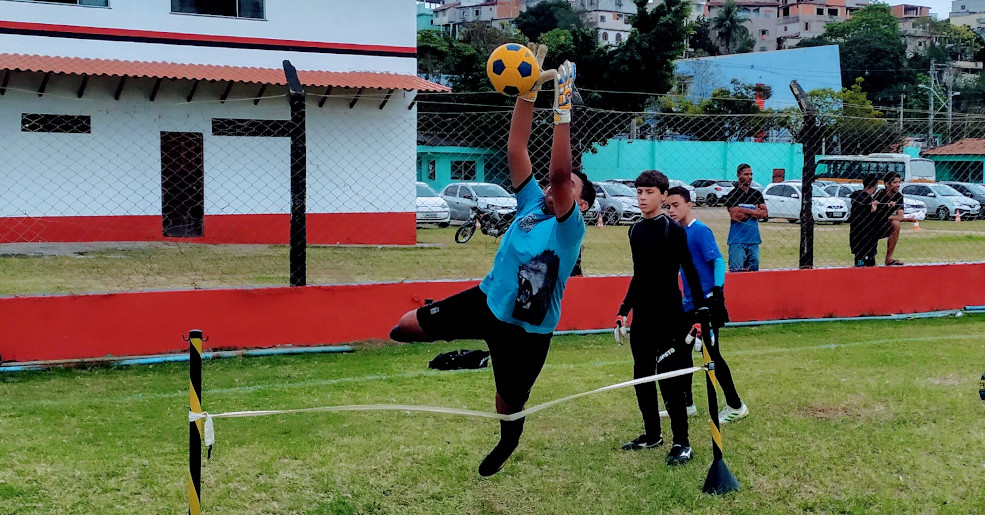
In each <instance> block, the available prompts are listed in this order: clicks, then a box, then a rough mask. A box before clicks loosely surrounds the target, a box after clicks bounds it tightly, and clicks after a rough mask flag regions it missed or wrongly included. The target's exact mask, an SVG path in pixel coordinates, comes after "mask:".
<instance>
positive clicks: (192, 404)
mask: <svg viewBox="0 0 985 515" xmlns="http://www.w3.org/2000/svg"><path fill="white" fill-rule="evenodd" d="M187 341H188V379H189V382H188V409H189V410H190V411H191V412H192V413H201V412H202V331H200V330H198V329H192V330H191V331H188V338H187ZM204 425H205V424H204V423H203V422H202V420H196V421H194V422H188V514H189V515H201V513H202V437H203V435H204V434H205V428H204Z"/></svg>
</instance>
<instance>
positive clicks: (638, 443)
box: [622, 434, 664, 451]
mask: <svg viewBox="0 0 985 515" xmlns="http://www.w3.org/2000/svg"><path fill="white" fill-rule="evenodd" d="M663 444H664V439H663V437H662V436H658V437H657V438H656V439H650V438H649V437H648V436H646V435H645V434H642V435H639V436H637V437H636V438H635V439H633V440H632V441H629V442H626V443H624V444H622V450H624V451H638V450H640V449H650V448H653V447H660V446H661V445H663Z"/></svg>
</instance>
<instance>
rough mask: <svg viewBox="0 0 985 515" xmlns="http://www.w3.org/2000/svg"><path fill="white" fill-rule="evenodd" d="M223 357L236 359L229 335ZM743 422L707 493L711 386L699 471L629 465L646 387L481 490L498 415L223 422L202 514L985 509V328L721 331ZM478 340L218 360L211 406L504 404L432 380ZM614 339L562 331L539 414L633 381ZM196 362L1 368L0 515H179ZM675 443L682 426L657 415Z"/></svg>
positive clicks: (565, 430)
mask: <svg viewBox="0 0 985 515" xmlns="http://www.w3.org/2000/svg"><path fill="white" fill-rule="evenodd" d="M207 336H209V337H210V338H211V342H210V344H212V345H217V346H222V345H228V344H230V343H232V342H224V341H223V338H222V335H219V334H211V335H208V334H207ZM722 345H723V348H724V349H725V352H724V354H725V356H726V359H728V361H729V364H730V366H731V367H732V369H733V373H734V376H735V379H736V383H737V385H738V387H739V390H740V394H741V395H742V397H743V398H744V400H745V401H746V402H747V404H748V405H749V407H750V410H751V414H750V416H749V417H748V418H746V419H744V420H741V421H738V422H737V423H734V424H732V425H727V426H724V430H723V438H724V446H725V458H726V462H727V463H728V464H729V466H730V468H731V469H732V471H733V472H734V473H735V475H736V476H737V477H738V479H739V481H740V482H741V484H742V490H741V491H740V492H737V493H734V494H730V495H728V496H725V497H712V496H707V495H703V494H701V493H700V489H701V484H702V482H703V480H704V477H705V474H706V473H707V470H708V465H709V464H710V461H711V445H710V437H709V431H708V426H707V423H706V421H705V419H704V415H705V414H706V413H707V409H706V405H707V404H706V395H705V391H704V379H703V378H700V379H699V380H696V381H695V390H694V391H695V396H696V399H697V401H698V403H699V404H698V406H700V407H701V413H702V416H701V417H695V418H692V419H691V420H692V426H691V440H692V444H693V445H694V447H695V459H694V461H693V462H691V463H689V464H687V465H686V466H684V467H681V468H676V469H669V468H668V467H667V466H666V465H664V463H663V459H664V456H665V454H666V452H667V449H666V448H660V449H652V450H646V451H638V452H631V453H627V452H624V451H621V450H619V445H620V444H621V443H622V442H623V441H625V440H627V439H629V438H632V437H635V436H636V435H637V434H638V433H639V432H640V431H641V425H642V423H641V421H640V415H639V412H638V410H637V408H636V403H635V398H634V395H633V392H632V389H631V388H627V389H622V390H616V391H610V392H605V393H602V394H598V395H594V396H589V397H586V398H582V399H578V400H575V401H572V402H570V403H565V404H561V405H559V406H555V407H553V408H550V409H547V410H545V411H542V412H539V413H536V414H534V415H532V416H530V417H529V419H528V421H527V430H526V433H525V434H524V438H523V440H522V441H521V444H520V448H519V449H518V451H517V453H516V454H515V455H514V457H513V458H512V459H511V460H510V461H509V462H508V463H507V465H506V467H505V468H504V470H503V471H502V472H500V473H499V474H498V475H496V476H494V477H492V478H490V479H480V478H479V477H478V475H477V474H476V471H475V469H476V466H477V465H478V463H479V461H480V460H481V459H482V457H483V456H484V455H485V453H486V452H487V451H488V450H489V449H490V448H491V447H492V446H493V445H494V444H495V442H496V440H497V432H498V424H497V423H496V422H495V421H493V420H488V419H476V418H466V417H459V416H452V415H439V414H425V413H402V412H346V413H306V414H292V415H282V416H271V417H261V418H236V419H217V420H216V421H215V426H216V436H217V444H216V447H215V450H214V452H213V455H212V459H211V461H208V462H206V463H205V464H204V467H203V486H202V491H203V500H202V502H203V510H204V512H205V513H340V514H342V513H429V514H430V513H583V512H597V513H627V514H628V513H656V512H672V513H685V512H701V513H730V512H737V513H786V512H793V511H796V512H834V513H868V512H912V513H940V512H943V513H983V512H985V488H983V485H985V423H983V420H985V403H983V402H982V401H981V400H979V398H978V391H977V390H978V386H977V382H978V378H979V377H980V376H981V374H982V370H983V368H985V317H983V316H981V315H978V316H965V317H963V318H947V319H922V320H910V321H859V322H826V323H800V324H786V325H774V326H760V327H744V328H730V329H726V331H725V333H724V336H723V338H722ZM481 346H482V345H481V343H479V342H457V343H453V344H433V345H424V344H420V345H409V346H395V345H381V344H378V343H376V344H374V343H371V342H367V343H364V344H359V345H358V349H357V351H356V352H354V353H351V354H324V355H304V356H282V357H269V358H247V359H228V360H217V361H210V362H206V363H205V366H204V378H205V379H204V391H205V393H204V404H205V408H206V409H207V410H208V411H211V412H213V413H219V412H226V411H236V410H258V409H289V408H304V407H318V406H330V405H343V404H369V403H400V404H421V405H435V406H447V407H455V408H469V409H476V410H491V409H492V407H493V402H492V401H493V399H492V394H493V391H492V375H491V371H490V370H489V369H484V370H476V371H461V372H437V371H430V370H428V368H427V362H428V360H429V359H430V358H432V357H433V356H434V355H436V354H437V353H439V352H444V351H447V350H451V349H457V348H462V347H470V348H480V347H481ZM631 367H632V362H631V356H630V351H629V347H628V346H618V345H616V344H615V343H614V342H613V341H612V338H611V336H609V335H594V336H559V337H557V338H555V340H554V344H553V348H552V350H551V354H550V356H549V358H548V363H547V366H546V368H545V369H544V372H543V373H542V375H541V377H540V379H539V381H538V383H537V385H536V386H535V387H534V391H533V394H532V398H531V401H530V404H529V405H533V404H538V403H542V402H545V401H548V400H553V399H556V398H560V397H563V396H567V395H570V394H574V393H578V392H583V391H587V390H591V389H594V388H598V387H601V386H605V385H608V384H613V383H618V382H621V381H624V380H627V379H629V378H630V377H631V373H632V372H631V370H632V369H631ZM187 373H188V372H187V365H186V364H178V363H175V364H163V365H154V366H146V367H130V368H90V369H74V370H52V371H47V372H30V373H19V374H12V373H9V374H2V375H0V398H2V399H4V401H5V402H4V403H3V405H4V409H3V410H2V411H0V435H3V436H2V439H0V442H2V449H3V457H4V459H3V461H4V464H3V467H0V513H4V514H27V513H37V514H41V513H43V514H51V513H182V512H185V510H186V503H187V479H186V474H187V438H188V429H187V428H188V424H187V419H186V414H187V409H188V406H187V405H188V394H187V386H188V376H187ZM664 428H665V432H667V434H669V427H668V424H667V422H666V421H664Z"/></svg>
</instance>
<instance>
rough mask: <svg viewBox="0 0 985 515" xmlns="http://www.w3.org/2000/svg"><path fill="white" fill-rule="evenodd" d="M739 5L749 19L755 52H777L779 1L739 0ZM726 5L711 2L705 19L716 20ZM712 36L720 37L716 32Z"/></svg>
mask: <svg viewBox="0 0 985 515" xmlns="http://www.w3.org/2000/svg"><path fill="white" fill-rule="evenodd" d="M737 3H738V4H739V6H740V8H741V13H742V15H743V16H745V17H746V18H747V19H748V21H747V23H746V24H745V25H746V27H747V28H748V29H749V35H750V36H752V38H753V40H755V42H756V44H755V46H754V47H753V52H768V51H770V50H776V49H777V46H776V37H777V33H776V30H777V26H778V19H777V16H778V14H779V9H780V2H779V0H775V1H769V0H765V1H764V0H739V1H738V2H737ZM724 4H725V0H709V1H708V2H707V3H706V4H705V7H704V17H705V18H708V19H714V18H715V16H716V15H718V13H719V12H720V11H721V9H722V6H723V5H724ZM712 36H713V37H716V38H717V37H718V35H717V34H716V33H715V31H712Z"/></svg>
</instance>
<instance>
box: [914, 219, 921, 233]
mask: <svg viewBox="0 0 985 515" xmlns="http://www.w3.org/2000/svg"><path fill="white" fill-rule="evenodd" d="M913 230H914V231H919V230H920V220H914V221H913Z"/></svg>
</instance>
